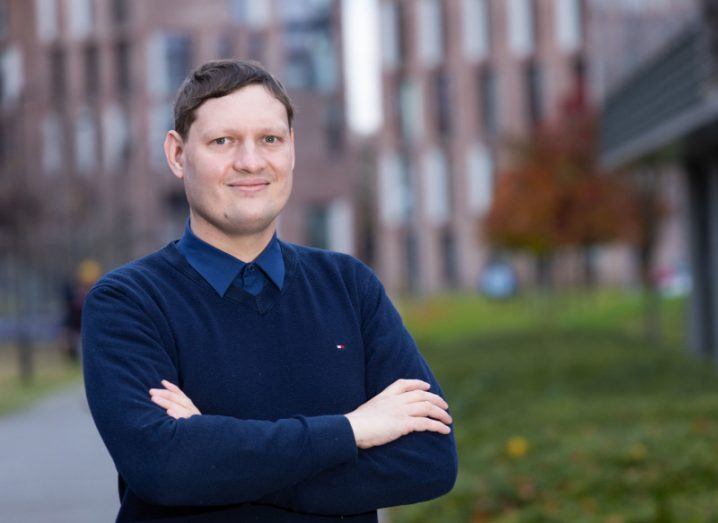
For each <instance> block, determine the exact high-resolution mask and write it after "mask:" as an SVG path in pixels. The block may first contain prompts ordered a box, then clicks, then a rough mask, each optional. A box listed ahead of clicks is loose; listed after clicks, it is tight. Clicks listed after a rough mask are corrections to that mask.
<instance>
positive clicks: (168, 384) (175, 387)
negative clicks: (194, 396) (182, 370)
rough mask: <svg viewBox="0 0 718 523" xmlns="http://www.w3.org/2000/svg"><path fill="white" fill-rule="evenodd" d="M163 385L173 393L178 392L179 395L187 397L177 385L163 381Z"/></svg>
mask: <svg viewBox="0 0 718 523" xmlns="http://www.w3.org/2000/svg"><path fill="white" fill-rule="evenodd" d="M162 385H164V386H165V387H167V388H168V389H169V390H171V391H174V392H177V393H178V394H182V395H183V396H184V395H185V393H184V392H182V389H180V388H179V387H178V386H177V385H175V384H174V383H172V382H171V381H167V380H162Z"/></svg>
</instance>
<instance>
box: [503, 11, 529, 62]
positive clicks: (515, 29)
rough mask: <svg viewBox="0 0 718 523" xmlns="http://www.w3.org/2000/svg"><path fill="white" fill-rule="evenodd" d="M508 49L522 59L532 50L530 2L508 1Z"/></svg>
mask: <svg viewBox="0 0 718 523" xmlns="http://www.w3.org/2000/svg"><path fill="white" fill-rule="evenodd" d="M507 6H508V24H509V27H508V32H509V48H510V49H511V51H513V52H514V53H515V54H516V55H517V56H518V57H520V58H522V57H525V56H528V55H530V54H531V53H533V50H534V13H533V2H532V0H508V4H507Z"/></svg>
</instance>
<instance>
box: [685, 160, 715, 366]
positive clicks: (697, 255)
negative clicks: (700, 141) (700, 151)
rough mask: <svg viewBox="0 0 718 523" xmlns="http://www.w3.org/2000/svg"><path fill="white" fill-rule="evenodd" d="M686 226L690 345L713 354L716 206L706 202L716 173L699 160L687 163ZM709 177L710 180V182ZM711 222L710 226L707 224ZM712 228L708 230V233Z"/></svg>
mask: <svg viewBox="0 0 718 523" xmlns="http://www.w3.org/2000/svg"><path fill="white" fill-rule="evenodd" d="M686 172H687V177H688V179H687V186H688V200H689V208H688V214H689V216H688V227H689V231H688V232H689V238H690V263H691V274H692V277H693V292H692V293H691V299H690V314H689V318H690V323H689V328H690V346H691V348H692V349H693V350H694V351H695V352H696V353H697V354H699V355H701V356H710V355H712V354H714V348H715V334H716V331H715V327H713V326H712V324H713V323H715V322H714V321H713V318H715V303H716V302H715V298H716V294H715V284H713V283H711V281H712V278H711V274H712V269H714V265H715V261H714V260H715V259H716V254H717V251H716V245H715V241H714V240H711V237H715V236H716V235H717V234H718V223H717V222H716V215H717V214H718V211H717V210H716V208H717V207H718V206H715V205H714V206H713V207H714V208H713V209H712V210H711V205H710V202H711V200H712V198H714V197H715V193H716V184H717V183H718V180H716V179H715V178H716V176H710V175H711V174H716V173H710V172H709V171H708V169H707V168H706V165H705V164H702V163H698V162H695V163H691V164H690V165H688V166H687V169H686ZM711 178H713V181H712V182H711V180H710V179H711ZM714 201H715V200H714ZM711 225H712V227H711ZM711 231H712V234H711Z"/></svg>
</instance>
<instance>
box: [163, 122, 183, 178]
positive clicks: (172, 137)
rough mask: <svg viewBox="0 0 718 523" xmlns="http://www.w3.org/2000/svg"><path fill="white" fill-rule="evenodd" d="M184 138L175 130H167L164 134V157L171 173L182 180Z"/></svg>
mask: <svg viewBox="0 0 718 523" xmlns="http://www.w3.org/2000/svg"><path fill="white" fill-rule="evenodd" d="M184 148H185V145H184V140H182V137H181V136H180V135H179V133H178V132H177V131H168V132H167V136H165V144H164V149H165V158H167V165H169V168H170V170H171V171H172V174H174V175H175V176H176V177H177V178H179V179H180V180H182V179H183V178H184V161H183V160H184Z"/></svg>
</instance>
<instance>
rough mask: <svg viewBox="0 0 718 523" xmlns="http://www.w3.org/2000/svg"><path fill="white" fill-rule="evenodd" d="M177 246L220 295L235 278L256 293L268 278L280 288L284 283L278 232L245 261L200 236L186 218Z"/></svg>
mask: <svg viewBox="0 0 718 523" xmlns="http://www.w3.org/2000/svg"><path fill="white" fill-rule="evenodd" d="M177 250H178V251H179V252H180V253H181V254H182V255H183V256H184V257H185V259H186V260H187V262H189V264H190V265H191V266H192V267H194V269H195V270H196V271H197V272H199V273H200V274H201V275H202V277H203V278H204V279H205V280H207V282H208V283H209V284H210V285H211V286H212V287H213V288H214V290H216V291H217V293H218V294H219V295H220V296H224V294H225V293H226V292H227V289H229V287H230V285H232V282H234V281H235V280H236V283H237V285H239V287H241V288H243V289H244V290H246V291H247V292H249V293H251V294H254V295H255V296H256V295H257V294H259V293H260V291H261V290H262V288H263V287H264V284H265V283H266V282H267V280H269V281H270V282H271V283H272V284H273V285H276V286H277V288H279V289H280V290H281V289H282V285H284V258H283V257H282V250H281V248H280V247H279V241H278V240H277V234H276V233H274V235H273V236H272V239H271V240H270V241H269V243H268V244H267V246H266V247H265V248H264V250H263V251H262V252H261V253H260V255H259V256H257V257H256V258H255V259H254V260H253V261H251V262H247V263H245V262H243V261H242V260H239V259H237V258H235V257H234V256H232V255H231V254H228V253H226V252H224V251H222V250H220V249H218V248H217V247H214V246H212V245H210V244H209V243H207V242H205V241H204V240H201V239H200V238H198V237H197V236H196V235H195V234H194V233H193V232H192V228H191V227H190V220H189V218H187V224H186V225H185V229H184V235H183V236H182V238H181V239H180V240H179V241H178V242H177Z"/></svg>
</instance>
